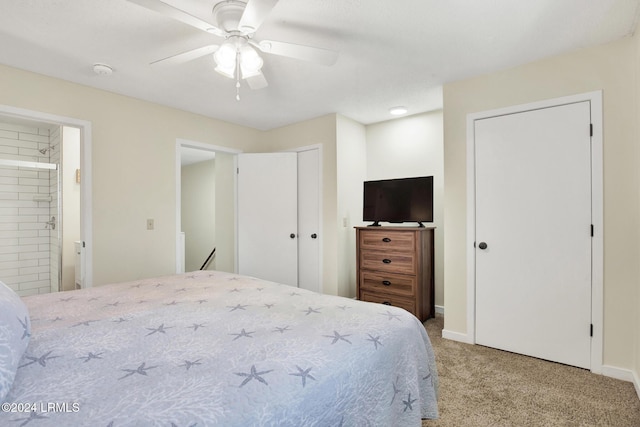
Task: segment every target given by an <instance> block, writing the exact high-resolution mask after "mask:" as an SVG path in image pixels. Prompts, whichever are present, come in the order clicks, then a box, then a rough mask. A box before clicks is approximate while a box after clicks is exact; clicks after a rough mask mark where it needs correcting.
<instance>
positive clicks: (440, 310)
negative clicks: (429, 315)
mask: <svg viewBox="0 0 640 427" xmlns="http://www.w3.org/2000/svg"><path fill="white" fill-rule="evenodd" d="M436 314H444V306H443V305H436Z"/></svg>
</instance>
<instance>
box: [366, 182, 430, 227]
mask: <svg viewBox="0 0 640 427" xmlns="http://www.w3.org/2000/svg"><path fill="white" fill-rule="evenodd" d="M362 214H363V220H364V221H373V222H374V223H375V225H378V222H392V223H401V222H418V223H420V224H422V223H423V222H433V176H422V177H416V178H400V179H384V180H379V181H365V183H364V209H363V212H362Z"/></svg>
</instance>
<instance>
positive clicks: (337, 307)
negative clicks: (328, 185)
mask: <svg viewBox="0 0 640 427" xmlns="http://www.w3.org/2000/svg"><path fill="white" fill-rule="evenodd" d="M25 306H26V307H25ZM437 387H438V376H437V372H436V366H435V359H434V354H433V351H432V348H431V344H430V342H429V338H428V336H427V334H426V332H425V329H424V326H423V325H422V324H421V323H420V322H419V320H418V319H416V318H415V317H414V316H413V315H411V314H410V313H408V312H406V311H404V310H402V309H399V308H396V307H391V306H385V305H381V304H373V303H366V302H361V301H357V300H352V299H347V298H342V297H336V296H329V295H321V294H317V293H313V292H309V291H306V290H303V289H299V288H293V287H290V286H286V285H281V284H277V283H273V282H267V281H264V280H259V279H256V278H252V277H246V276H239V275H235V274H230V273H223V272H215V271H214V272H209V271H202V272H195V273H188V274H184V275H174V276H167V277H161V278H154V279H145V280H137V281H133V282H127V283H119V284H112V285H105V286H100V287H95V288H91V289H85V290H78V291H70V292H64V293H57V294H48V295H36V296H30V297H25V298H22V299H20V298H18V297H17V296H16V295H15V293H13V291H11V289H10V288H8V287H7V286H6V285H4V284H2V283H0V401H2V402H3V403H2V410H1V411H0V425H2V426H28V427H39V426H62V425H65V426H71V425H73V426H109V427H119V426H225V427H227V426H229V427H231V426H242V427H246V426H360V425H363V426H365V425H382V426H387V425H389V426H391V425H397V426H419V425H420V424H421V419H423V418H437V416H438V409H437V400H436V399H437Z"/></svg>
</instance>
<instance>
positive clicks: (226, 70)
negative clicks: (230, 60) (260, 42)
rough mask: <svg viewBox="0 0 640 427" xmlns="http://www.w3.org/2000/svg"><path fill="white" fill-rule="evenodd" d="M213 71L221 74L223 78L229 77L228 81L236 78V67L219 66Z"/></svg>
mask: <svg viewBox="0 0 640 427" xmlns="http://www.w3.org/2000/svg"><path fill="white" fill-rule="evenodd" d="M215 71H217V72H218V73H220V74H222V75H223V76H225V77H229V78H230V79H233V78H235V77H236V67H223V66H221V65H218V66H217V67H216V68H215Z"/></svg>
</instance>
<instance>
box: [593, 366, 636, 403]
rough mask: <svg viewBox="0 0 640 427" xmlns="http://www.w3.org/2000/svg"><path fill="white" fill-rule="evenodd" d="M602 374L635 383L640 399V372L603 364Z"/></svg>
mask: <svg viewBox="0 0 640 427" xmlns="http://www.w3.org/2000/svg"><path fill="white" fill-rule="evenodd" d="M602 375H604V376H607V377H611V378H615V379H618V380H622V381H628V382H630V383H633V387H634V388H635V389H636V394H637V395H638V399H640V376H638V373H637V372H636V371H632V370H630V369H621V368H616V367H615V366H607V365H603V366H602Z"/></svg>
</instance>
